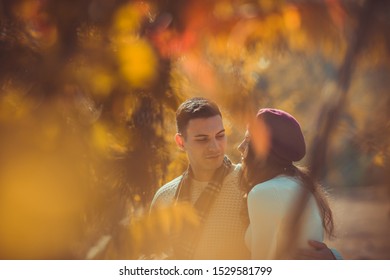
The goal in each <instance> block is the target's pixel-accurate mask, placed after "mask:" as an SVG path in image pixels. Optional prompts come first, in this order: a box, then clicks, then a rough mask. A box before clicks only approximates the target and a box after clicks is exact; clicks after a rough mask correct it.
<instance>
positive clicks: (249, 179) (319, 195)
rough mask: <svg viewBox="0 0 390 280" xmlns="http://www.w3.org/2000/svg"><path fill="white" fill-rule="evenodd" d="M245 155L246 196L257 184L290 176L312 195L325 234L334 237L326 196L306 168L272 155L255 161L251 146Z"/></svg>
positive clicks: (331, 217)
mask: <svg viewBox="0 0 390 280" xmlns="http://www.w3.org/2000/svg"><path fill="white" fill-rule="evenodd" d="M247 149H248V151H247V155H246V156H245V158H244V159H243V166H242V167H243V173H242V178H241V187H242V188H243V190H244V192H245V193H246V194H248V193H249V192H250V190H251V189H252V188H253V187H254V186H255V185H257V184H259V183H262V182H265V181H267V180H270V179H272V178H274V177H276V176H278V175H286V176H291V177H294V178H296V179H298V180H299V181H300V182H302V186H303V187H305V189H306V190H307V191H309V192H310V193H311V194H313V196H314V198H315V200H316V202H317V205H318V208H319V210H320V214H321V217H322V224H323V226H324V229H325V232H326V234H327V235H328V236H329V237H333V236H334V233H333V232H334V222H333V214H332V210H331V209H330V207H329V203H328V200H327V198H326V194H325V192H324V190H323V188H322V187H321V185H320V184H319V183H318V182H316V181H314V180H313V178H312V177H311V176H310V172H309V170H308V169H307V168H303V167H298V166H295V165H293V164H292V163H287V162H285V161H282V160H280V159H279V158H277V157H276V156H274V155H273V154H272V153H270V155H268V157H267V159H265V160H256V158H255V153H254V151H253V148H252V146H251V145H250V143H249V145H248V148H247Z"/></svg>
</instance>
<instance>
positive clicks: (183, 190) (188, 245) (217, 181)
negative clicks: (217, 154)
mask: <svg viewBox="0 0 390 280" xmlns="http://www.w3.org/2000/svg"><path fill="white" fill-rule="evenodd" d="M231 169H232V162H231V161H230V159H229V158H228V157H227V156H225V157H224V160H223V164H222V166H221V167H219V168H218V169H217V170H216V171H215V173H214V176H213V178H212V180H211V181H210V182H209V183H208V185H207V186H206V188H205V189H204V190H203V192H202V193H201V194H200V196H199V198H198V199H197V200H196V202H195V203H194V205H193V206H194V208H195V210H196V212H197V214H198V217H199V222H200V226H199V227H197V228H196V229H194V228H189V227H185V228H184V229H183V231H182V232H181V234H180V236H177V238H175V239H176V240H174V242H173V243H174V253H175V258H176V259H193V255H194V252H195V249H196V247H197V244H198V241H199V237H200V234H201V232H202V230H203V225H204V222H205V221H206V219H207V216H208V214H209V212H210V209H211V207H212V205H213V202H214V201H215V199H216V197H217V196H218V194H219V192H220V190H221V188H222V183H223V179H224V178H225V176H226V175H227V174H229V172H230V171H231ZM191 176H192V171H191V167H189V168H188V169H187V170H186V171H185V172H184V174H183V176H182V179H181V182H180V183H179V186H178V188H177V191H176V194H175V201H188V202H189V201H190V195H191V184H190V181H191Z"/></svg>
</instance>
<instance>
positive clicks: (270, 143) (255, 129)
mask: <svg viewBox="0 0 390 280" xmlns="http://www.w3.org/2000/svg"><path fill="white" fill-rule="evenodd" d="M264 147H266V149H264ZM238 149H239V150H240V152H241V154H242V157H243V165H242V168H243V178H242V187H243V189H244V191H245V193H246V196H247V211H248V216H249V226H248V229H247V232H246V236H245V242H246V244H247V246H248V248H249V249H250V251H251V255H252V259H288V258H293V257H294V255H293V254H294V252H295V251H294V250H295V249H297V248H304V247H307V246H308V244H307V243H308V242H307V240H317V241H320V242H322V241H323V238H324V232H326V233H327V234H328V235H329V236H332V235H333V218H332V212H331V210H330V208H329V205H328V203H327V201H326V199H325V196H324V194H323V193H322V191H321V188H320V186H319V185H318V184H317V183H316V182H314V181H313V180H312V179H311V178H310V176H309V175H308V173H307V172H306V171H305V170H304V169H302V168H299V167H297V166H295V165H294V164H293V162H296V161H299V160H301V159H302V158H303V157H304V156H305V153H306V147H305V140H304V137H303V134H302V131H301V128H300V125H299V123H298V122H297V120H296V119H295V118H294V117H293V116H291V115H290V114H288V113H286V112H284V111H282V110H277V109H269V108H265V109H261V110H259V112H258V113H257V115H256V119H255V121H254V122H253V123H251V124H250V125H249V126H248V131H247V133H246V135H245V139H244V140H243V142H242V143H241V144H240V146H239V147H238ZM298 218H299V219H298ZM292 245H293V246H292Z"/></svg>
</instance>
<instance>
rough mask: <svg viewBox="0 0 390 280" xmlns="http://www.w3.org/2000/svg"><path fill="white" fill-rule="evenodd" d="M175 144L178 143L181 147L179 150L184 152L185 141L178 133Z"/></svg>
mask: <svg viewBox="0 0 390 280" xmlns="http://www.w3.org/2000/svg"><path fill="white" fill-rule="evenodd" d="M175 142H176V145H177V146H178V147H179V149H180V150H182V151H184V139H183V136H182V135H181V134H180V133H176V135H175Z"/></svg>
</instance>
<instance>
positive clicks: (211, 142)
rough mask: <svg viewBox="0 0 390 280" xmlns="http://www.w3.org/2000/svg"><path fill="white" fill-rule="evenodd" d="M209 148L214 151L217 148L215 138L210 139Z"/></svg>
mask: <svg viewBox="0 0 390 280" xmlns="http://www.w3.org/2000/svg"><path fill="white" fill-rule="evenodd" d="M208 148H209V150H210V151H215V150H218V149H219V145H218V142H217V140H216V139H211V140H210V143H209V147H208Z"/></svg>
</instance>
